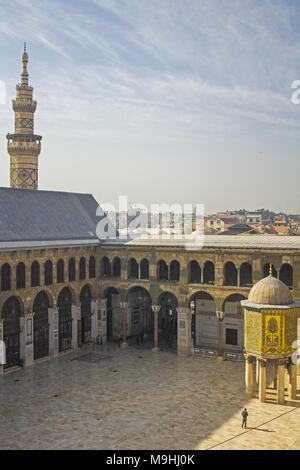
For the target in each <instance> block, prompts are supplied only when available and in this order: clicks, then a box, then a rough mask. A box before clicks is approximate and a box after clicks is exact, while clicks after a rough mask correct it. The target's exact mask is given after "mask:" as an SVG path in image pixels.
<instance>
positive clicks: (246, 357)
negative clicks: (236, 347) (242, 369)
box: [244, 354, 254, 363]
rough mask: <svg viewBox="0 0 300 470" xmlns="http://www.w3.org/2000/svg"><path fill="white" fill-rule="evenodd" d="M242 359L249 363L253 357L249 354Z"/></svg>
mask: <svg viewBox="0 0 300 470" xmlns="http://www.w3.org/2000/svg"><path fill="white" fill-rule="evenodd" d="M244 358H245V359H246V361H247V362H249V363H251V362H253V361H254V356H252V355H251V354H244Z"/></svg>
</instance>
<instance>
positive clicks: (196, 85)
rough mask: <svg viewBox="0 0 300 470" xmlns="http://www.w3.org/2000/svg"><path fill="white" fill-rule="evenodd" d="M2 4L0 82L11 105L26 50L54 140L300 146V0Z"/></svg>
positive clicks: (42, 120)
mask: <svg viewBox="0 0 300 470" xmlns="http://www.w3.org/2000/svg"><path fill="white" fill-rule="evenodd" d="M0 3H3V8H1V9H0V51H1V56H2V58H3V59H2V64H5V67H4V66H3V67H2V70H1V73H2V74H3V77H0V79H3V80H4V81H5V82H6V84H7V90H8V93H11V94H12V95H13V93H14V90H13V87H14V83H15V82H16V81H18V76H17V74H18V73H19V69H20V66H19V65H18V54H19V56H20V54H21V52H22V44H23V41H25V40H26V41H27V42H28V50H29V57H30V63H29V71H30V79H31V80H32V82H33V84H34V85H35V88H36V89H35V94H36V95H35V96H36V97H37V98H38V101H39V107H38V121H37V126H39V128H40V129H41V132H43V133H45V134H48V135H49V134H51V135H53V136H60V137H61V136H64V135H70V136H72V135H73V136H75V138H76V139H78V138H82V139H85V138H88V139H89V140H93V141H97V142H98V146H101V143H102V142H103V140H104V139H106V140H109V139H111V141H112V142H114V143H116V142H120V143H121V142H124V141H125V140H130V141H131V142H133V141H136V142H143V139H145V141H147V142H149V140H150V139H151V141H152V142H155V141H156V142H158V145H159V143H160V142H172V145H173V144H174V145H176V143H178V144H179V145H181V144H182V145H190V144H191V143H193V145H194V147H193V151H192V153H193V152H194V154H195V153H196V151H197V149H196V146H197V145H202V142H203V139H206V142H207V145H209V142H211V145H212V146H214V145H215V142H216V139H220V141H222V142H224V139H225V141H226V139H227V138H228V139H229V138H231V139H236V140H237V141H242V139H245V138H247V139H248V140H249V141H250V140H251V139H256V137H257V136H259V139H260V141H261V142H263V141H264V139H265V145H266V146H267V145H268V142H273V140H274V141H275V140H278V136H281V138H282V139H292V140H293V142H294V145H295V148H296V144H297V143H299V125H298V123H299V110H300V107H297V106H294V105H292V104H291V99H290V98H291V93H292V91H291V83H292V81H293V80H295V79H298V78H300V77H299V59H300V30H299V28H298V23H299V19H300V5H299V3H298V2H297V0H290V1H289V2H286V0H201V1H198V0H164V1H161V0H74V1H72V2H69V1H67V0H52V1H50V0H49V1H48V0H43V1H40V0H28V1H27V2H26V3H24V2H23V0H11V1H10V2H9V3H6V2H5V8H4V1H3V0H0ZM20 12H22V14H20ZM11 97H13V96H11ZM10 113H11V111H10ZM0 126H1V129H2V134H3V135H4V133H6V132H7V130H8V129H9V128H10V127H11V114H9V115H8V107H2V108H1V107H0ZM266 139H268V142H267V140H266ZM71 140H72V139H71ZM69 145H71V148H72V144H69ZM74 145H76V144H74ZM86 146H87V148H89V144H88V142H87V145H86ZM53 148H55V143H53ZM70 151H71V152H72V151H73V150H70ZM90 151H91V152H92V150H90ZM74 152H76V149H75V148H74ZM127 152H128V153H130V150H129V147H127ZM158 152H159V150H158ZM58 154H59V151H58ZM218 158H219V157H218V156H217V155H216V159H218Z"/></svg>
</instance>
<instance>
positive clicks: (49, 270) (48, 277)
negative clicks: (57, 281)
mask: <svg viewBox="0 0 300 470" xmlns="http://www.w3.org/2000/svg"><path fill="white" fill-rule="evenodd" d="M44 276H45V285H46V286H49V285H51V284H52V283H53V265H52V262H51V261H50V260H48V261H46V263H45V272H44Z"/></svg>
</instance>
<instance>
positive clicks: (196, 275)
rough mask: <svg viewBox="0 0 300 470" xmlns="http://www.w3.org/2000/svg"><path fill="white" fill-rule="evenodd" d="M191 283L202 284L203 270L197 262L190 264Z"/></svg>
mask: <svg viewBox="0 0 300 470" xmlns="http://www.w3.org/2000/svg"><path fill="white" fill-rule="evenodd" d="M189 282H190V283H192V284H200V283H201V268H200V266H199V263H198V261H196V260H193V261H191V262H190V264H189Z"/></svg>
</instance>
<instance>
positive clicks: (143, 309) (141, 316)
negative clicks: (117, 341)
mask: <svg viewBox="0 0 300 470" xmlns="http://www.w3.org/2000/svg"><path fill="white" fill-rule="evenodd" d="M126 298H127V302H128V315H129V318H128V321H129V330H128V336H133V337H136V340H137V343H138V344H139V342H140V339H143V338H144V336H145V334H147V333H149V332H150V331H153V312H152V299H151V296H150V294H149V292H148V291H147V290H146V289H144V288H143V287H139V286H135V287H132V288H131V289H130V290H129V292H128V294H127V296H126ZM151 346H152V342H151Z"/></svg>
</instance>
